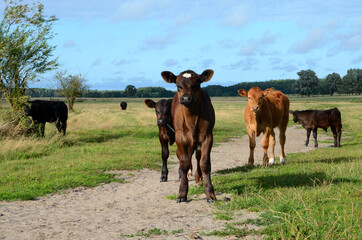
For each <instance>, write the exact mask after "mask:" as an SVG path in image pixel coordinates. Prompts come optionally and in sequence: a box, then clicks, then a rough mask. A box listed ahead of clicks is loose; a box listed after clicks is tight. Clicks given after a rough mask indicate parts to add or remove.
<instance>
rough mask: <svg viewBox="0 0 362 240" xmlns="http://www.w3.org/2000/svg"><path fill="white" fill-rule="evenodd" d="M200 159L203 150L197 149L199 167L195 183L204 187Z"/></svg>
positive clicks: (197, 167)
mask: <svg viewBox="0 0 362 240" xmlns="http://www.w3.org/2000/svg"><path fill="white" fill-rule="evenodd" d="M200 159H201V149H199V147H197V150H196V161H197V166H196V172H195V182H196V183H197V184H198V185H200V186H201V185H202V172H201V167H200ZM191 171H192V165H191Z"/></svg>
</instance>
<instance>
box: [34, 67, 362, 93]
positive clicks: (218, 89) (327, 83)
mask: <svg viewBox="0 0 362 240" xmlns="http://www.w3.org/2000/svg"><path fill="white" fill-rule="evenodd" d="M297 74H298V75H299V79H281V80H270V81H262V82H241V83H238V84H234V85H231V86H221V85H209V86H206V87H204V88H203V89H204V90H205V91H206V92H207V93H208V94H209V95H210V96H211V97H226V96H237V95H238V92H237V91H238V90H239V89H241V88H242V89H247V90H248V89H250V88H252V87H254V86H258V87H260V88H261V89H263V90H264V89H267V88H273V89H276V90H280V91H282V92H283V93H285V94H296V95H301V96H311V95H330V96H333V94H335V93H337V94H348V95H350V94H351V95H353V94H356V95H357V94H358V95H360V94H361V92H362V69H349V70H348V71H347V73H346V75H345V76H343V78H342V77H341V76H340V75H339V74H338V73H331V74H329V75H328V76H327V77H326V78H322V79H319V78H318V77H317V75H316V73H315V72H314V71H313V70H310V69H308V70H302V71H300V72H298V73H297ZM175 92H176V91H171V90H167V89H165V88H163V87H142V88H138V89H137V88H136V87H135V86H133V85H128V86H127V87H126V88H125V89H124V90H103V91H100V90H87V91H84V92H83V94H82V97H85V98H122V97H139V98H143V97H153V98H162V97H167V98H169V97H173V96H174V94H175ZM27 94H28V95H29V96H30V97H61V96H63V94H62V92H61V91H59V89H46V88H33V89H28V90H27Z"/></svg>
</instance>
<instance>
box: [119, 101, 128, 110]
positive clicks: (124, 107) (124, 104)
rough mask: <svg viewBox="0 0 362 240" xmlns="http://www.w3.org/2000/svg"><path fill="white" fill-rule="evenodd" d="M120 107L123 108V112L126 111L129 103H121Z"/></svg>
mask: <svg viewBox="0 0 362 240" xmlns="http://www.w3.org/2000/svg"><path fill="white" fill-rule="evenodd" d="M119 106H120V107H121V110H126V108H127V103H126V102H121V104H119Z"/></svg>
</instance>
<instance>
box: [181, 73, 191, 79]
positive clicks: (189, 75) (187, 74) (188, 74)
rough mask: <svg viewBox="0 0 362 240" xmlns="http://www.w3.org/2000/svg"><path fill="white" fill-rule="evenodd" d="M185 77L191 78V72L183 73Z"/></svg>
mask: <svg viewBox="0 0 362 240" xmlns="http://www.w3.org/2000/svg"><path fill="white" fill-rule="evenodd" d="M182 76H183V77H184V78H190V77H191V73H184V74H183V75H182Z"/></svg>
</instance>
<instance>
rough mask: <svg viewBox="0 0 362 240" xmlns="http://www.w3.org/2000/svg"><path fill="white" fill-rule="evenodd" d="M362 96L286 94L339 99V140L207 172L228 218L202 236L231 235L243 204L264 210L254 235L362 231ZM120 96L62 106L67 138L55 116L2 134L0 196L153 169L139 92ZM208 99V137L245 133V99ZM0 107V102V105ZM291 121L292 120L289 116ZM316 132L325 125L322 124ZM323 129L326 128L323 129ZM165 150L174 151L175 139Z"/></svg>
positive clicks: (148, 116)
mask: <svg viewBox="0 0 362 240" xmlns="http://www.w3.org/2000/svg"><path fill="white" fill-rule="evenodd" d="M351 99H352V100H351ZM361 99H362V97H348V96H340V97H339V96H336V97H312V98H300V97H291V98H290V101H291V109H292V110H304V109H328V108H332V107H338V108H339V110H340V111H341V113H342V124H343V133H342V140H341V144H342V147H341V148H325V149H317V150H315V151H311V152H308V153H298V154H287V159H288V164H287V165H284V166H281V165H275V166H272V167H269V168H265V167H260V166H255V167H238V168H235V169H227V170H223V171H220V172H218V174H217V176H215V177H213V184H214V187H215V190H216V192H224V193H232V194H233V198H232V200H231V201H230V202H222V201H220V202H217V203H216V204H215V208H216V209H217V210H216V211H217V212H218V214H219V216H223V214H224V215H225V216H227V219H228V220H229V221H228V222H229V223H228V225H227V226H226V227H225V232H223V233H220V232H215V233H204V234H206V235H220V234H224V235H238V231H240V228H239V226H241V225H243V224H245V223H240V222H239V223H238V222H234V221H233V217H232V216H233V215H235V214H238V212H239V210H240V209H247V210H249V211H256V212H262V214H261V218H260V219H259V220H258V221H256V222H252V223H254V224H257V225H263V226H265V228H264V229H263V230H261V231H260V232H258V233H256V234H264V235H266V236H268V237H269V238H271V239H273V238H276V239H280V238H282V239H284V238H288V239H289V238H291V239H306V238H311V239H358V238H360V236H362V233H361V228H360V219H361V209H362V205H361V199H360V197H361V189H362V184H361V169H362V168H361V159H362V104H361ZM121 100H122V99H97V100H95V99H85V100H82V101H81V102H77V103H76V104H75V106H74V107H75V110H74V111H73V112H70V113H69V119H68V128H67V135H66V136H65V137H63V136H60V135H59V134H58V133H57V131H56V128H55V125H54V124H49V123H47V124H46V132H45V137H44V138H35V137H34V138H24V137H20V138H16V139H10V138H8V139H4V138H3V139H0V201H1V200H8V201H14V200H19V199H20V200H30V199H34V198H36V197H38V196H43V195H46V194H49V193H54V192H58V191H61V190H62V189H67V188H75V187H78V186H97V185H99V184H100V183H108V182H112V181H122V180H120V179H118V178H115V177H114V175H112V174H110V173H108V171H110V170H120V169H125V170H136V169H142V168H150V169H157V170H160V166H161V157H160V152H161V149H160V145H159V141H158V128H157V126H156V117H155V113H154V110H153V109H149V108H147V107H146V106H145V104H144V103H143V100H144V99H126V101H127V102H128V107H127V110H126V111H121V110H120V109H119V102H120V101H121ZM212 102H213V105H214V108H215V112H216V125H215V128H214V139H215V143H216V144H217V143H218V142H222V141H227V140H228V139H229V138H231V137H235V136H241V135H244V134H245V133H246V132H245V124H244V119H243V112H244V108H245V105H246V99H245V98H241V97H227V98H226V97H225V98H213V99H212ZM4 107H5V105H4V103H3V105H2V107H1V108H0V111H2V110H1V109H4ZM0 124H1V123H0ZM289 124H290V125H292V124H294V123H293V122H292V120H291V118H290V122H289ZM318 134H325V133H324V132H323V131H322V130H320V131H319V133H318ZM327 134H328V135H329V136H332V133H331V131H330V130H328V133H327ZM287 141H288V140H287ZM289 141H291V140H289ZM311 142H312V143H313V140H311ZM330 143H331V144H332V141H331V142H330ZM258 146H259V147H260V144H259V145H258ZM170 150H171V153H170V154H171V155H174V154H175V151H176V147H175V146H174V145H173V146H172V147H171V148H170ZM201 192H203V189H202V188H192V189H190V194H197V193H201ZM165 197H166V196H165ZM220 213H223V214H220ZM219 218H221V219H222V217H219ZM242 232H243V233H245V231H242ZM254 234H255V233H254Z"/></svg>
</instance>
